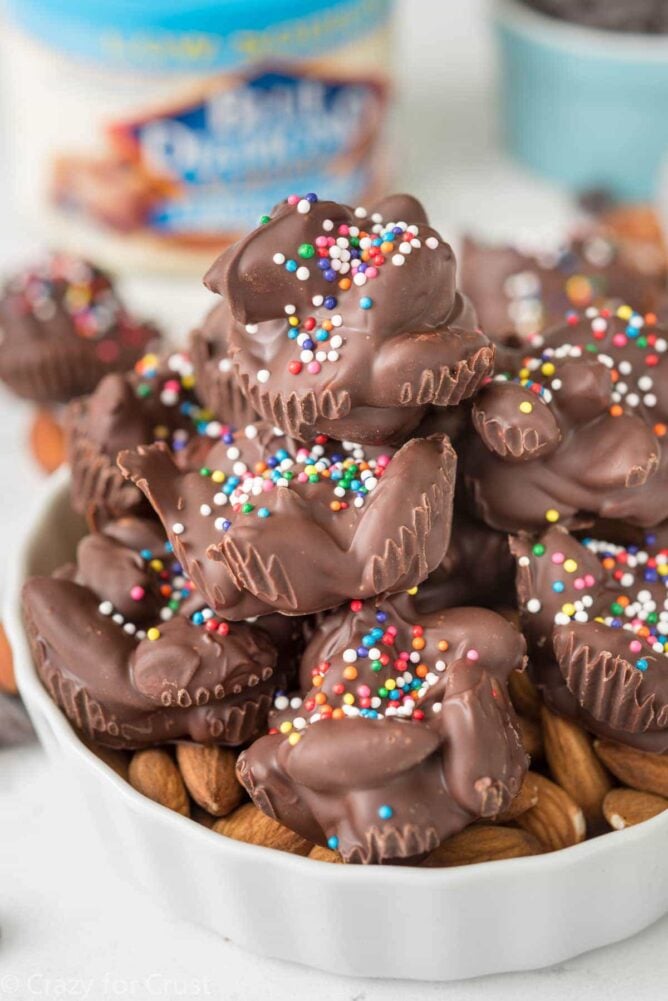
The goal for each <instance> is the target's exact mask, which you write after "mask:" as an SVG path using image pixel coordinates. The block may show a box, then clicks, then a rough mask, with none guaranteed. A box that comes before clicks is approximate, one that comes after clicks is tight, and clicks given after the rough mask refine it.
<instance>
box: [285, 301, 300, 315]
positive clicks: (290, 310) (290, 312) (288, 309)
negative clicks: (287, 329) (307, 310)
mask: <svg viewBox="0 0 668 1001" xmlns="http://www.w3.org/2000/svg"><path fill="white" fill-rule="evenodd" d="M283 311H284V312H285V314H286V315H287V316H293V314H294V313H296V312H297V307H296V306H293V305H292V303H291V302H289V303H288V305H287V306H284V307H283Z"/></svg>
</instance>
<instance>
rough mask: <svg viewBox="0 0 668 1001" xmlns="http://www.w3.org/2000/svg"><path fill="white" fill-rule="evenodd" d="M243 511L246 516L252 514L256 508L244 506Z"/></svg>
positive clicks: (251, 505)
mask: <svg viewBox="0 0 668 1001" xmlns="http://www.w3.org/2000/svg"><path fill="white" fill-rule="evenodd" d="M241 510H242V511H243V513H244V514H250V513H251V511H254V510H255V508H254V506H253V504H244V506H243V507H242V508H241Z"/></svg>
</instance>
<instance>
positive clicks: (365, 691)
mask: <svg viewBox="0 0 668 1001" xmlns="http://www.w3.org/2000/svg"><path fill="white" fill-rule="evenodd" d="M357 694H358V695H361V697H362V698H363V699H368V697H369V696H370V695H371V689H370V688H369V686H368V685H360V686H359V687H358V689H357Z"/></svg>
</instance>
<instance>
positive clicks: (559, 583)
mask: <svg viewBox="0 0 668 1001" xmlns="http://www.w3.org/2000/svg"><path fill="white" fill-rule="evenodd" d="M565 586H566V585H565V584H564V582H563V581H562V580H555V582H554V584H553V585H552V590H553V591H556V592H557V594H561V592H562V591H563V589H564V587H565Z"/></svg>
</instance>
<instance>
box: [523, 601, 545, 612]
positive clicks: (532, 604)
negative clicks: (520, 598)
mask: <svg viewBox="0 0 668 1001" xmlns="http://www.w3.org/2000/svg"><path fill="white" fill-rule="evenodd" d="M542 607H543V606H542V605H541V603H540V601H539V600H538V598H529V600H528V601H527V605H526V608H527V612H531V614H532V615H535V613H536V612H540V610H541V608H542Z"/></svg>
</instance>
